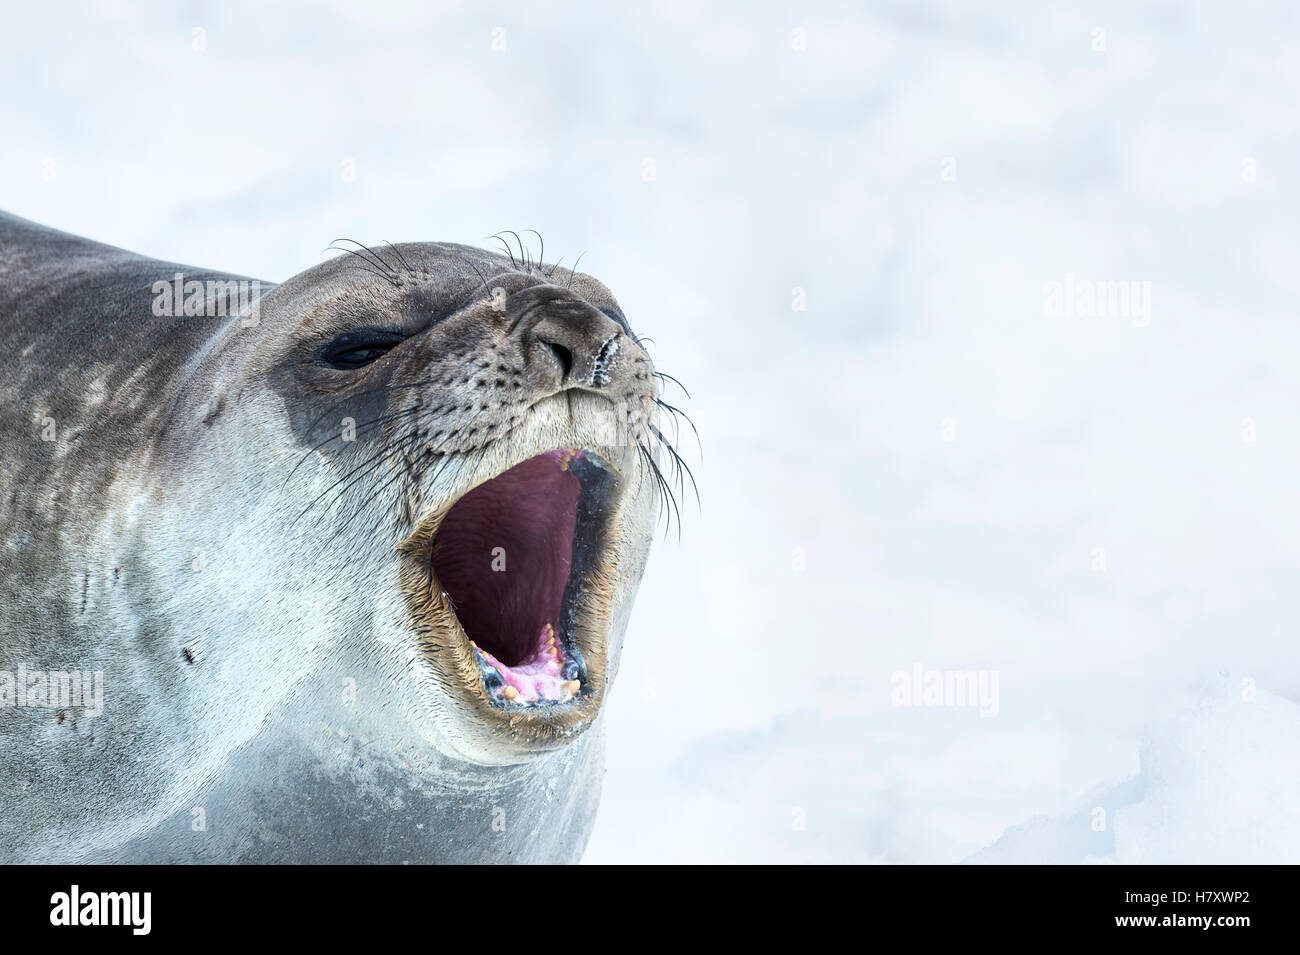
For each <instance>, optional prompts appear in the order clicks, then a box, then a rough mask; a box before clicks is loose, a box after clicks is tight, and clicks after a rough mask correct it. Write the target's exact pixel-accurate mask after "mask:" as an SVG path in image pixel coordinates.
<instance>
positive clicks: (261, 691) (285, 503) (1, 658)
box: [0, 214, 671, 863]
mask: <svg viewBox="0 0 1300 955" xmlns="http://www.w3.org/2000/svg"><path fill="white" fill-rule="evenodd" d="M519 246H520V248H519V254H518V255H515V254H513V251H511V254H509V255H508V256H507V255H499V254H496V253H492V252H486V251H483V250H481V249H476V248H472V247H468V246H461V245H452V244H443V243H409V244H399V245H396V246H391V245H390V246H384V247H382V249H377V250H371V249H368V248H365V247H362V246H359V245H357V246H356V247H355V248H351V247H350V248H349V250H347V251H349V252H350V254H345V255H340V256H338V257H336V258H332V259H330V260H328V261H326V262H325V263H323V264H321V265H319V266H317V267H315V268H312V269H309V270H308V271H306V272H303V273H301V274H300V275H297V276H295V277H294V278H292V279H290V280H288V281H287V282H285V283H283V284H279V285H275V284H272V283H261V282H256V281H252V280H248V279H244V278H241V277H238V276H231V275H225V274H221V273H216V272H212V271H210V270H203V269H192V268H187V267H183V266H178V265H174V264H170V263H164V262H159V261H155V260H153V259H149V258H145V257H142V256H139V255H135V254H132V253H129V252H126V251H123V250H120V249H117V248H112V247H109V246H105V245H102V244H99V243H96V242H92V241H89V240H86V239H83V238H78V237H75V236H72V235H68V234H66V233H62V232H59V231H56V230H53V229H49V228H45V227H42V226H40V225H37V224H35V223H32V222H28V221H26V220H22V219H18V218H15V217H12V216H8V215H3V214H0V334H2V335H3V354H4V356H6V363H5V369H4V375H3V378H2V379H0V408H2V409H3V415H2V418H3V428H4V440H3V442H2V443H0V454H3V457H4V461H3V474H4V478H3V481H4V484H3V494H0V508H2V510H0V537H2V538H3V543H4V546H3V549H0V561H2V564H0V573H2V579H3V581H4V584H3V587H4V599H3V601H0V760H2V762H0V766H2V767H3V775H4V778H5V794H4V796H3V803H2V806H3V808H2V809H0V860H2V861H5V862H149V863H154V862H493V861H508V862H573V861H577V860H578V859H579V858H580V856H581V854H582V851H583V848H584V846H585V844H586V840H587V838H588V835H589V833H590V830H591V826H592V823H593V820H594V814H595V811H596V806H597V802H598V799H599V792H600V781H601V774H602V773H603V744H602V739H601V719H600V712H601V705H602V703H603V701H604V699H605V696H606V694H607V692H608V690H609V686H610V683H611V681H612V680H613V678H614V674H615V671H616V669H617V664H618V659H619V652H620V649H621V645H622V639H623V633H624V630H625V627H626V624H627V620H628V616H629V613H630V610H631V605H632V600H633V597H634V594H635V591H636V588H637V585H638V583H639V580H640V577H641V574H642V571H643V569H644V566H645V563H646V559H647V554H648V551H649V546H650V541H651V539H652V537H653V536H654V526H655V524H656V521H657V518H658V516H659V515H660V514H661V513H666V512H665V511H664V504H663V499H664V495H665V494H666V493H667V494H669V495H671V489H668V488H667V483H668V482H666V480H665V471H666V469H661V467H660V466H659V465H657V464H656V459H657V457H658V455H660V454H661V453H663V446H664V445H663V444H662V442H663V441H664V440H665V439H664V438H663V436H662V434H661V432H660V430H659V426H658V424H657V422H658V421H659V420H660V418H659V413H660V412H659V409H660V407H661V405H660V403H659V402H660V396H659V388H658V385H659V382H660V380H661V379H663V378H666V377H667V376H662V375H661V374H660V373H658V372H656V371H655V369H654V365H653V364H652V362H651V360H650V358H649V356H648V355H647V354H646V352H645V351H644V349H643V348H642V347H641V344H640V343H639V341H638V339H637V338H636V337H635V336H634V335H633V334H632V332H631V329H630V327H629V325H628V323H627V320H626V319H625V317H624V316H623V313H622V311H621V310H620V308H619V306H618V303H617V302H616V301H615V299H614V297H613V295H612V294H611V293H610V292H609V290H608V289H606V288H605V286H604V285H602V284H601V283H600V282H598V281H597V280H595V279H594V278H592V277H591V276H589V275H586V274H583V273H578V272H573V271H570V270H565V269H560V268H557V267H556V266H552V265H542V264H541V263H540V262H535V261H533V260H532V259H531V258H530V257H529V256H528V254H527V252H526V251H525V249H524V248H523V243H522V242H521V243H519ZM511 249H513V247H511ZM538 258H539V259H540V255H539V256H538ZM662 407H670V406H667V405H666V404H664V405H663V406H662ZM659 460H660V461H663V460H666V459H663V458H659Z"/></svg>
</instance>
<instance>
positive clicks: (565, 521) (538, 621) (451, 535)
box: [433, 451, 582, 699]
mask: <svg viewBox="0 0 1300 955" xmlns="http://www.w3.org/2000/svg"><path fill="white" fill-rule="evenodd" d="M578 454H579V452H574V451H551V452H549V453H547V454H542V455H539V456H537V457H535V458H529V459H528V460H527V461H524V462H523V463H521V464H518V465H516V466H515V467H513V468H511V469H510V470H509V471H506V472H504V473H502V474H499V475H497V476H496V477H495V478H493V479H492V480H490V481H486V482H484V483H483V484H480V485H479V486H478V487H476V488H474V489H473V490H472V491H470V492H469V493H468V494H466V495H465V496H464V497H462V498H461V499H460V500H459V501H457V502H456V503H455V504H454V505H453V506H452V508H451V510H449V511H448V512H447V516H446V517H445V518H443V521H442V524H441V525H440V526H439V528H438V533H437V538H436V540H435V542H434V548H433V570H434V573H435V574H436V575H437V577H438V580H439V582H440V583H441V584H442V589H443V590H444V591H445V592H446V593H447V596H448V597H449V598H450V600H451V604H452V607H453V608H454V609H455V612H456V617H457V618H458V619H459V620H460V624H461V626H462V627H463V628H464V630H465V633H466V635H467V636H468V637H469V639H470V640H472V641H473V642H474V643H475V645H476V649H478V650H480V651H482V652H483V654H484V655H486V656H490V657H491V660H492V664H491V665H493V666H497V665H498V664H501V665H504V667H505V668H507V669H509V668H515V669H519V670H522V669H524V668H526V667H528V666H530V665H531V664H533V663H538V664H539V665H541V666H542V667H544V668H545V665H546V663H547V662H548V661H545V660H541V661H539V660H538V659H537V658H538V656H539V653H540V654H541V655H542V656H550V654H545V653H543V652H542V648H544V647H546V646H547V644H546V643H545V640H546V639H547V638H548V636H549V637H551V638H553V637H554V630H553V628H554V627H555V626H556V625H557V624H558V623H559V620H560V610H561V606H562V603H563V600H564V588H565V584H566V583H567V582H568V579H569V570H570V568H571V567H572V564H573V539H574V531H575V527H576V524H577V513H578V501H579V499H580V498H581V496H582V482H581V481H579V480H578V478H577V476H576V475H574V474H573V473H572V472H571V471H570V470H569V467H568V465H569V462H570V461H571V460H573V458H574V457H575V456H577V455H578ZM548 629H550V633H549V634H548V633H547V632H546V631H547V630H548ZM539 634H541V636H540V637H539ZM561 662H562V661H561ZM503 672H504V671H503ZM506 683H507V685H510V684H509V680H508V679H507V681H506ZM516 689H517V690H518V691H519V692H521V693H522V692H523V690H524V689H525V687H523V686H518V687H516ZM527 689H528V691H529V692H528V696H530V697H532V696H533V695H534V689H535V688H534V687H533V686H532V685H531V684H530V685H529V686H528V687H527ZM557 692H558V691H557ZM537 695H539V696H546V698H548V699H554V698H557V697H555V696H549V695H546V694H541V693H539V694H537Z"/></svg>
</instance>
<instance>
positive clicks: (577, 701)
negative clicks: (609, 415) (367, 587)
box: [404, 448, 623, 754]
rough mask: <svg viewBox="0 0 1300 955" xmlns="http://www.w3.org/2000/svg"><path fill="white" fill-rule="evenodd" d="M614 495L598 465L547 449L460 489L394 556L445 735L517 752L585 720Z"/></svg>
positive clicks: (544, 744) (602, 663)
mask: <svg viewBox="0 0 1300 955" xmlns="http://www.w3.org/2000/svg"><path fill="white" fill-rule="evenodd" d="M622 497H623V494H622V479H621V477H620V475H619V474H618V472H617V471H616V470H615V469H614V468H613V467H612V466H611V464H610V463H609V462H607V461H606V460H604V459H603V458H602V457H601V456H599V455H598V454H596V453H595V452H594V451H591V450H587V449H583V448H557V449H555V450H551V451H547V452H544V453H542V454H538V455H535V456H533V457H530V458H527V459H525V460H524V461H522V462H520V463H518V464H515V465H514V466H512V467H510V468H509V469H508V470H505V471H503V472H501V473H499V474H497V475H495V476H493V477H489V478H487V479H486V480H483V481H481V482H480V483H478V484H476V485H474V486H473V487H471V488H469V489H468V490H466V491H465V492H464V493H462V494H461V495H460V496H459V497H457V498H455V499H454V500H453V501H452V503H451V504H450V505H449V506H447V507H446V508H444V509H442V510H440V511H439V512H438V513H436V514H434V515H431V516H430V517H429V518H427V519H426V520H425V521H424V522H423V523H422V524H421V526H420V528H419V530H418V531H417V533H416V535H415V537H414V538H413V542H412V543H410V544H409V546H407V547H405V548H404V551H405V552H406V557H407V567H408V570H407V580H406V582H405V589H406V591H407V596H408V605H409V606H410V608H411V612H412V616H413V622H414V625H415V630H416V632H417V634H418V635H419V643H420V648H421V651H422V654H423V656H424V659H425V660H426V661H427V663H428V664H429V665H430V666H431V667H432V669H433V670H434V673H435V675H436V678H437V682H438V683H439V684H440V685H441V686H442V687H444V688H451V689H453V690H454V691H455V692H454V695H455V696H457V697H459V703H460V706H459V709H461V710H462V712H461V713H460V714H458V715H459V716H461V717H462V718H461V719H460V720H458V722H460V723H461V724H462V728H461V732H460V733H458V734H457V735H464V734H465V733H466V732H467V731H468V733H469V734H471V735H473V736H477V737H479V738H480V740H482V738H483V737H484V736H490V737H493V738H495V741H496V742H497V743H498V744H500V743H501V742H503V741H506V742H507V747H506V748H508V749H510V750H513V751H515V752H516V753H517V754H526V753H530V752H541V751H546V750H550V749H554V748H556V747H557V746H559V745H562V744H563V743H565V742H566V741H567V740H569V739H571V738H572V737H574V736H576V735H577V734H578V733H580V732H581V731H582V730H583V729H585V728H586V727H587V726H589V725H590V724H591V722H592V721H593V720H594V719H595V716H596V715H597V713H598V712H599V709H600V705H601V702H602V698H603V695H604V690H605V682H606V676H607V663H608V654H609V646H608V644H609V638H608V634H609V629H610V617H611V606H610V605H611V601H612V596H611V595H612V591H613V589H614V587H613V584H614V580H615V577H616V574H617V569H616V565H617V553H616V551H617V546H616V540H617V538H618V533H617V523H618V514H619V510H620V503H621V500H622ZM417 575H418V576H417ZM465 717H468V719H467V720H466V719H465ZM474 748H475V749H479V748H481V747H477V746H476V747H474ZM490 748H491V749H493V750H498V751H499V750H500V749H501V748H502V747H501V746H500V745H496V746H491V747H490Z"/></svg>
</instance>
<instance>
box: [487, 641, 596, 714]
mask: <svg viewBox="0 0 1300 955" xmlns="http://www.w3.org/2000/svg"><path fill="white" fill-rule="evenodd" d="M469 645H470V647H471V648H472V649H473V650H474V653H475V657H476V659H477V661H478V664H479V672H480V673H481V674H482V677H483V686H484V688H485V689H486V690H487V692H488V695H489V696H490V697H492V698H493V699H494V700H497V701H499V702H503V703H511V704H514V705H522V704H529V703H543V702H546V703H557V702H563V701H565V700H570V699H573V698H574V697H575V696H577V695H578V693H579V692H580V691H581V690H582V681H581V680H580V679H579V678H578V673H579V667H578V663H577V661H576V660H566V659H565V657H564V648H563V646H562V645H561V644H560V643H559V641H558V639H557V638H556V634H555V628H554V627H553V626H551V624H549V623H548V624H547V625H546V626H545V627H543V628H542V631H541V633H540V634H538V638H537V649H536V650H535V652H534V653H533V656H532V657H531V658H529V659H528V660H525V661H524V662H523V663H519V664H516V665H515V666H513V667H508V666H506V665H505V664H503V663H501V661H499V660H498V659H496V657H494V656H493V655H492V654H491V653H489V652H487V651H486V650H484V649H483V648H482V647H480V646H479V645H478V644H476V643H475V642H474V641H473V640H471V641H470V644H469Z"/></svg>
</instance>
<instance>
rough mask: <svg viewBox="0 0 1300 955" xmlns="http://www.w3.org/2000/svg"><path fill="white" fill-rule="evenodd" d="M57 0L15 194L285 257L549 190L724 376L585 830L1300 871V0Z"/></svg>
mask: <svg viewBox="0 0 1300 955" xmlns="http://www.w3.org/2000/svg"><path fill="white" fill-rule="evenodd" d="M25 6H26V8H25V9H20V8H18V5H17V4H14V3H6V4H5V6H4V9H3V13H2V14H0V131H3V141H4V147H3V149H0V208H4V209H6V210H7V211H10V212H13V213H15V214H18V215H21V216H25V217H27V218H31V219H35V220H38V221H40V222H43V223H45V224H48V225H52V226H56V227H58V228H61V229H65V230H68V231H71V232H75V233H79V234H83V235H87V236H90V237H92V238H95V239H99V240H102V241H106V242H109V243H111V244H114V245H119V246H124V247H126V248H130V249H133V250H135V251H138V252H142V253H146V254H149V255H154V256H157V257H160V258H165V259H172V260H176V261H180V262H185V263H190V264H196V265H202V266H207V267H212V268H218V269H224V270H228V271H232V272H236V273H243V274H248V275H253V276H257V277H260V278H264V279H269V280H276V281H279V280H283V279H285V278H287V277H289V276H290V275H292V274H294V273H296V272H298V271H301V270H302V269H304V268H307V267H309V266H311V265H313V264H315V263H316V262H318V261H320V260H321V259H322V258H324V257H325V255H326V254H327V253H325V252H324V249H325V246H326V245H328V244H329V243H330V242H331V240H333V239H336V238H338V237H340V236H348V237H353V238H357V239H360V240H362V241H365V242H369V243H372V244H373V243H378V242H381V241H383V240H392V241H400V240H434V239H437V240H448V241H459V242H466V243H470V244H479V245H490V243H489V242H487V241H486V240H485V237H486V236H488V235H490V234H491V233H494V232H497V231H498V230H501V229H515V230H523V229H537V230H539V231H541V232H542V233H543V235H544V236H545V241H546V254H547V258H548V259H550V260H552V261H554V260H555V258H556V257H558V256H563V257H564V259H565V261H566V263H571V262H572V261H573V258H574V257H575V256H576V255H577V254H578V253H581V252H585V253H586V254H585V257H584V258H583V261H582V268H583V269H584V270H585V271H590V272H591V273H592V274H594V275H596V276H598V277H599V278H601V279H602V280H603V281H604V282H605V283H606V284H607V285H609V286H610V288H612V289H613V290H614V292H615V294H616V295H617V296H618V298H619V300H620V303H621V304H622V305H623V307H624V309H625V311H626V312H627V314H628V315H629V317H630V319H631V321H632V323H633V327H634V328H635V329H636V330H637V331H638V332H639V333H640V334H644V335H649V336H651V337H652V338H653V339H654V340H655V345H654V346H652V353H653V355H654V357H655V358H656V360H657V362H658V363H659V366H660V368H661V369H662V370H664V371H667V372H668V373H670V374H673V375H675V376H677V377H678V378H680V379H681V380H682V381H683V382H684V383H685V384H686V386H687V387H688V388H690V390H691V393H692V396H693V397H692V399H691V400H689V401H685V400H683V401H682V402H675V403H679V404H681V405H682V406H683V407H684V408H685V410H687V411H688V412H689V413H690V414H691V416H692V417H693V418H694V419H695V421H696V422H697V423H698V425H699V428H700V432H701V434H702V436H703V446H704V456H703V461H702V462H700V461H698V460H697V457H698V456H695V455H692V461H693V462H694V463H696V464H697V465H698V466H697V467H696V468H695V470H696V473H697V475H698V477H699V479H700V484H701V489H702V497H703V507H702V509H699V510H697V509H695V507H694V504H693V500H692V503H691V505H690V507H688V508H687V510H686V517H685V528H684V533H683V535H682V539H681V541H680V542H678V541H677V539H676V535H675V533H674V535H672V536H671V537H669V538H668V539H667V540H664V541H661V542H660V543H659V544H658V545H657V548H656V551H655V553H654V554H653V555H652V559H651V565H650V568H649V571H648V573H647V575H646V579H645V582H644V584H643V587H642V590H641V596H640V598H639V601H638V605H637V611H636V613H635V614H634V616H633V622H632V626H631V628H630V631H629V634H628V643H627V649H626V652H625V655H624V663H623V668H622V671H621V675H620V677H619V682H618V684H617V685H616V687H615V690H614V693H613V696H612V698H611V701H610V710H609V713H608V718H609V719H608V722H609V752H610V764H609V771H608V774H607V777H606V788H605V798H604V803H603V805H602V808H601V813H600V817H599V820H598V823H597V829H596V833H595V836H594V838H593V841H592V844H591V846H590V849H589V851H588V854H587V859H588V861H594V862H596V861H598V862H613V861H677V860H681V861H695V860H719V861H722V860H735V861H767V860H781V861H846V862H847V861H859V862H862V861H873V862H896V863H908V862H958V861H963V860H968V859H973V860H976V861H1052V862H1145V861H1154V862H1218V861H1240V862H1249V861H1286V862H1300V814H1298V813H1297V810H1296V807H1297V801H1296V796H1295V793H1296V791H1297V788H1298V784H1300V709H1298V708H1297V705H1296V701H1297V699H1300V662H1298V661H1297V653H1296V623H1295V621H1296V615H1297V609H1300V608H1298V605H1300V599H1298V598H1297V594H1296V566H1297V561H1298V558H1300V535H1298V533H1297V531H1298V530H1300V505H1298V504H1297V497H1296V476H1297V473H1298V472H1300V417H1298V412H1300V401H1298V400H1297V399H1300V326H1298V325H1297V294H1298V293H1300V268H1298V267H1297V262H1298V261H1300V255H1298V253H1300V233H1298V232H1297V228H1296V225H1295V223H1296V218H1297V214H1298V213H1300V193H1298V191H1297V187H1296V173H1297V170H1300V161H1298V160H1300V155H1298V152H1300V151H1298V149H1297V134H1298V133H1300V108H1298V107H1297V103H1298V102H1300V30H1298V29H1297V26H1298V24H1297V15H1296V13H1295V12H1294V7H1293V5H1290V4H1286V3H1277V4H1250V3H1235V4H1224V3H1188V2H1157V3H1150V2H1148V3H1132V2H1114V3H1091V4H1083V3H1079V4H1063V3H1056V4H1044V3H1037V2H1029V0H1025V2H1018V3H999V4H977V3H963V2H918V0H900V2H885V3H865V2H842V3H836V2H816V0H813V2H805V3H800V4H779V3H770V2H753V0H745V2H741V0H734V2H715V3H703V2H699V3H696V2H690V0H673V2H660V3H647V4H643V5H635V6H634V5H632V4H607V3H596V2H590V3H582V4H578V3H546V4H525V3H517V4H501V3H494V2H479V3H469V2H463V3H462V2H441V3H439V2H415V0H412V2H409V3H396V2H366V3H355V2H352V3H348V2H322V3H313V4H309V5H290V4H266V3H221V4H217V3H194V4H184V3H180V4H176V3H167V4H162V3H158V4H155V3H145V2H132V0H112V2H103V3H100V4H97V5H96V4H90V5H76V6H72V5H68V6H65V5H63V4H59V3H43V4H30V5H25ZM534 248H535V247H534ZM1067 276H1071V277H1073V280H1074V281H1076V282H1078V281H1098V282H1100V281H1132V282H1139V283H1149V285H1148V286H1146V287H1147V288H1149V289H1150V294H1151V307H1150V310H1149V313H1147V314H1145V316H1137V317H1134V316H1128V315H1115V314H1095V315H1092V316H1080V315H1073V316H1069V317H1066V316H1062V315H1056V314H1051V309H1050V308H1048V307H1046V302H1045V292H1044V289H1045V286H1046V285H1047V283H1052V282H1060V283H1065V282H1066V280H1067ZM678 397H681V396H680V394H679V395H678ZM686 447H687V448H690V449H693V447H694V446H693V444H692V443H689V442H687V443H686ZM917 666H919V667H921V668H922V670H923V671H924V672H931V671H937V672H940V673H941V674H942V673H951V672H954V671H984V672H986V673H988V674H996V676H997V679H998V696H997V707H996V715H987V716H981V714H980V710H979V709H978V708H973V707H969V706H967V707H962V706H899V705H895V703H896V702H897V701H896V700H895V699H894V698H893V691H894V689H895V684H894V683H893V682H892V681H891V677H892V676H893V674H895V673H896V672H899V671H904V672H908V673H910V672H911V671H912V670H913V668H915V667H917Z"/></svg>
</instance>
